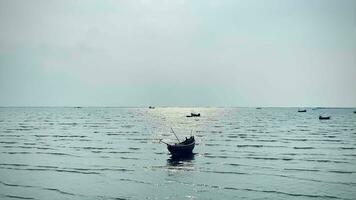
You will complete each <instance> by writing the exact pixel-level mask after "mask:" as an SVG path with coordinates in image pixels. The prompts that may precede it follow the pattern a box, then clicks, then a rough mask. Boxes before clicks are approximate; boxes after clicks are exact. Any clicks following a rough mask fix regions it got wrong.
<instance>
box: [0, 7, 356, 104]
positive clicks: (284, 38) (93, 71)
mask: <svg viewBox="0 0 356 200" xmlns="http://www.w3.org/2000/svg"><path fill="white" fill-rule="evenodd" d="M77 105H78V106H148V105H156V106H356V1H355V0H268V1H267V0H244V1H238V0H117V1H105V0H98V1H89V0H83V1H78V0H75V1H74V0H70V1H67V0H56V1H51V0H43V1H37V0H33V1H27V0H21V1H18V0H0V106H77Z"/></svg>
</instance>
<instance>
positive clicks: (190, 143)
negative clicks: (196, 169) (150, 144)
mask: <svg viewBox="0 0 356 200" xmlns="http://www.w3.org/2000/svg"><path fill="white" fill-rule="evenodd" d="M194 147H195V139H194V136H190V138H185V140H184V141H183V142H180V143H177V144H167V149H168V151H169V152H170V153H171V155H172V156H173V157H181V156H187V155H191V154H193V149H194Z"/></svg>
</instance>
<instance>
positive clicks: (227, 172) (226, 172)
mask: <svg viewBox="0 0 356 200" xmlns="http://www.w3.org/2000/svg"><path fill="white" fill-rule="evenodd" d="M202 172H207V173H216V174H244V175H246V174H248V173H245V172H231V171H215V170H212V171H210V170H206V171H202Z"/></svg>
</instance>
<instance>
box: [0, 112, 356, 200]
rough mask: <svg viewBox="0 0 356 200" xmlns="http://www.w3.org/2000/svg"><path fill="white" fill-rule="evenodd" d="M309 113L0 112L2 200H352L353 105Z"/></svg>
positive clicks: (355, 179) (355, 187)
mask: <svg viewBox="0 0 356 200" xmlns="http://www.w3.org/2000/svg"><path fill="white" fill-rule="evenodd" d="M306 109H307V112H305V113H301V112H298V108H264V107H263V108H260V109H259V108H258V109H256V108H240V107H237V108H214V107H194V108H182V107H156V108H155V109H149V108H121V107H82V108H81V107H38V108H37V107H21V108H16V107H2V108H0V199H2V200H13V199H34V200H42V199H43V200H48V199H51V200H63V199H70V200H71V199H73V200H74V199H75V200H94V199H95V200H97V199H99V200H106V199H108V200H120V199H273V200H277V199H310V200H317V199H346V200H349V199H356V114H354V113H353V112H354V110H355V108H351V109H346V108H345V109H331V108H306ZM191 112H196V113H200V114H201V116H200V117H190V118H188V117H186V115H189V114H190V113H191ZM319 115H323V116H331V119H330V120H319V118H318V117H319ZM171 128H172V129H173V130H174V132H175V133H176V135H177V137H178V139H179V140H184V138H185V137H189V136H190V135H194V136H195V139H196V146H195V148H194V154H193V155H192V156H190V157H188V158H183V159H175V158H171V156H170V154H169V152H168V150H167V146H166V144H164V143H162V142H160V141H163V142H166V143H172V144H174V143H177V139H176V137H175V136H174V134H173V133H172V130H171Z"/></svg>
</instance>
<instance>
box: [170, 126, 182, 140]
mask: <svg viewBox="0 0 356 200" xmlns="http://www.w3.org/2000/svg"><path fill="white" fill-rule="evenodd" d="M171 130H172V133H173V134H174V136H176V138H177V140H178V142H179V143H180V141H179V139H178V137H177V135H176V133H175V132H174V131H173V128H172V127H171Z"/></svg>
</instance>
